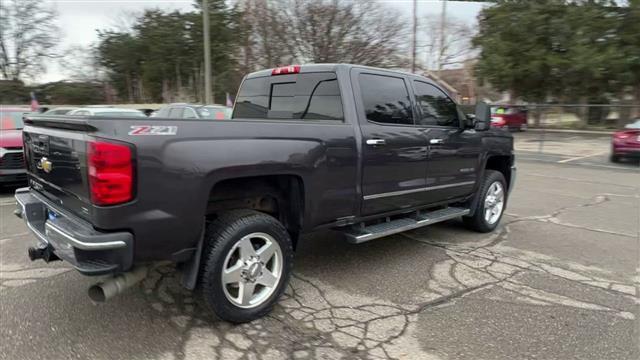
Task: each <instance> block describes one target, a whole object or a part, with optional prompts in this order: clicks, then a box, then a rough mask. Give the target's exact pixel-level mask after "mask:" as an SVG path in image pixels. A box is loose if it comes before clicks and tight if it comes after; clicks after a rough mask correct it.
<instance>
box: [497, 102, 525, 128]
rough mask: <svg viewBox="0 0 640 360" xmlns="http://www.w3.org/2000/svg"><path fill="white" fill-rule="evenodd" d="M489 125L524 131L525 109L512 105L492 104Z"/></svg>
mask: <svg viewBox="0 0 640 360" xmlns="http://www.w3.org/2000/svg"><path fill="white" fill-rule="evenodd" d="M491 126H493V127H497V128H503V129H508V130H510V131H526V130H527V109H526V108H525V107H522V106H513V105H499V106H492V107H491Z"/></svg>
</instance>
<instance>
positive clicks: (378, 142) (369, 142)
mask: <svg viewBox="0 0 640 360" xmlns="http://www.w3.org/2000/svg"><path fill="white" fill-rule="evenodd" d="M386 143H387V142H386V141H384V139H368V140H367V145H372V146H379V145H384V144H386Z"/></svg>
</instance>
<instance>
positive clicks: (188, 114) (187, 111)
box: [182, 108, 198, 119]
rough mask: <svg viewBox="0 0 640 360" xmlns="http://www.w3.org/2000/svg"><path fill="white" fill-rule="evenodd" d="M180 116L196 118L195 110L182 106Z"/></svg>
mask: <svg viewBox="0 0 640 360" xmlns="http://www.w3.org/2000/svg"><path fill="white" fill-rule="evenodd" d="M182 118H183V119H197V118H198V116H197V115H196V112H195V111H193V109H192V108H184V112H183V113H182Z"/></svg>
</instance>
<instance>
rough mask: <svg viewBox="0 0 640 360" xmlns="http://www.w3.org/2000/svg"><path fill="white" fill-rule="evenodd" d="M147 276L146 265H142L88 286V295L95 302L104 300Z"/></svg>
mask: <svg viewBox="0 0 640 360" xmlns="http://www.w3.org/2000/svg"><path fill="white" fill-rule="evenodd" d="M146 276H147V267H145V266H142V267H138V268H135V269H133V270H132V271H129V272H126V273H123V274H120V275H117V276H115V277H113V278H110V279H107V280H105V281H103V282H100V283H97V284H95V285H92V286H91V287H89V290H88V295H89V298H90V299H91V300H93V301H94V302H96V303H102V302H105V301H107V300H109V299H111V298H112V297H114V296H116V295H118V294H120V293H123V292H124V291H125V290H127V289H129V288H131V287H133V286H134V285H136V284H138V283H139V282H140V281H142V280H143V279H144V278H145V277H146Z"/></svg>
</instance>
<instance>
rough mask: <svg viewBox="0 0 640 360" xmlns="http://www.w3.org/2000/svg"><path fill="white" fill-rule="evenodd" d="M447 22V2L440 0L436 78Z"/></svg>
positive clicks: (440, 66)
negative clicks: (440, 11)
mask: <svg viewBox="0 0 640 360" xmlns="http://www.w3.org/2000/svg"><path fill="white" fill-rule="evenodd" d="M446 21H447V0H442V13H441V14H440V49H438V76H440V70H442V57H443V56H444V41H445V35H444V31H445V28H446V24H445V22H446Z"/></svg>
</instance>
